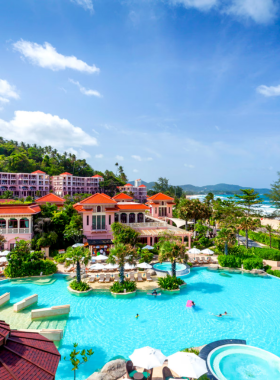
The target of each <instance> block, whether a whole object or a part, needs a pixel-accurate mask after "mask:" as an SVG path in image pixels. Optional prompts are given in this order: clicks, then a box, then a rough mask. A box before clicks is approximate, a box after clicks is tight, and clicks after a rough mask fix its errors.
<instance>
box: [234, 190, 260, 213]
mask: <svg viewBox="0 0 280 380" xmlns="http://www.w3.org/2000/svg"><path fill="white" fill-rule="evenodd" d="M240 191H241V194H235V195H234V196H235V199H236V200H237V203H238V204H240V205H242V206H243V208H244V210H246V214H247V215H250V214H252V213H256V207H259V206H260V205H261V203H262V202H263V199H261V197H260V196H259V194H258V193H255V190H254V189H240ZM252 207H254V209H253V210H252Z"/></svg>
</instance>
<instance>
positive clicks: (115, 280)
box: [114, 273, 120, 282]
mask: <svg viewBox="0 0 280 380" xmlns="http://www.w3.org/2000/svg"><path fill="white" fill-rule="evenodd" d="M119 280H120V277H119V274H118V273H116V274H115V275H114V282H119Z"/></svg>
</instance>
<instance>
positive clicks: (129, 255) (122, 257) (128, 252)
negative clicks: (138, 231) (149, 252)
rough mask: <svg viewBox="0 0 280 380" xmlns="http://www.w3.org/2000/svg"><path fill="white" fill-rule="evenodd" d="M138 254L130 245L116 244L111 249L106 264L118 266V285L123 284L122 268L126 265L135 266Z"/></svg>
mask: <svg viewBox="0 0 280 380" xmlns="http://www.w3.org/2000/svg"><path fill="white" fill-rule="evenodd" d="M137 257H138V254H137V252H136V250H135V249H134V248H133V247H132V245H130V244H124V243H117V244H115V246H114V248H112V249H111V251H110V255H109V257H108V260H107V263H110V264H116V263H117V264H118V265H119V275H120V283H121V284H123V283H124V266H125V264H126V263H128V264H131V265H135V264H136V259H137Z"/></svg>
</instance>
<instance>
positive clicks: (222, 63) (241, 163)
mask: <svg viewBox="0 0 280 380" xmlns="http://www.w3.org/2000/svg"><path fill="white" fill-rule="evenodd" d="M279 26H280V1H278V0H9V1H2V2H1V3H0V136H2V137H4V138H6V139H12V140H17V141H24V142H27V143H30V144H34V143H36V144H38V145H41V146H46V145H51V146H53V147H54V148H56V149H57V150H58V151H59V152H61V153H63V152H65V151H67V152H71V153H74V154H76V156H77V157H78V158H86V160H87V162H88V163H89V164H90V165H91V166H92V167H93V168H94V169H95V170H101V171H104V170H106V169H108V170H113V171H115V168H116V167H115V163H116V162H118V163H119V165H122V166H123V167H124V171H125V173H126V174H127V176H128V178H129V180H134V179H136V178H141V179H142V180H144V181H147V182H150V181H154V180H157V178H159V177H166V178H168V179H169V182H170V184H173V185H183V184H193V185H197V186H203V185H211V184H217V183H229V184H237V185H240V186H252V187H258V188H260V187H269V186H270V184H271V183H272V182H274V181H275V180H276V179H277V171H279V170H280V165H279V162H280V133H279V132H280V107H279V105H280V55H279V51H280V45H279V42H280V33H279V29H280V28H279Z"/></svg>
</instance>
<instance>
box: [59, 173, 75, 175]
mask: <svg viewBox="0 0 280 380" xmlns="http://www.w3.org/2000/svg"><path fill="white" fill-rule="evenodd" d="M59 175H73V174H71V173H68V172H65V173H61V174H59Z"/></svg>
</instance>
